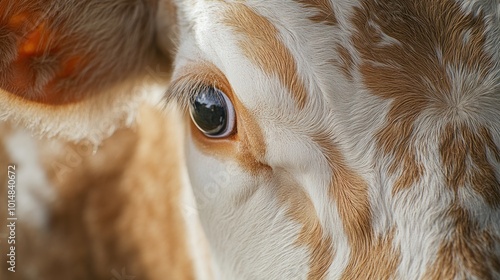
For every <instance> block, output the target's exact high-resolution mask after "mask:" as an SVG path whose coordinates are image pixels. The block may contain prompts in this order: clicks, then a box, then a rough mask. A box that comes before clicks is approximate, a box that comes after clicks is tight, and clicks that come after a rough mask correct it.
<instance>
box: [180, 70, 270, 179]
mask: <svg viewBox="0 0 500 280" xmlns="http://www.w3.org/2000/svg"><path fill="white" fill-rule="evenodd" d="M185 72H186V74H185V75H184V77H183V79H182V80H179V81H174V82H173V85H172V87H173V88H174V90H175V88H179V89H180V88H182V87H186V86H187V87H189V84H190V83H191V84H196V83H201V84H205V85H211V86H215V87H216V88H218V89H220V90H222V91H223V92H224V93H225V94H226V95H227V96H228V98H229V99H230V100H231V102H232V103H233V105H234V110H235V113H236V131H235V133H234V134H232V135H230V136H228V137H226V138H222V139H219V138H217V139H212V138H208V137H206V136H205V135H204V134H203V133H202V132H201V131H199V129H198V128H197V127H196V126H195V125H194V124H193V123H192V122H190V124H191V125H190V126H191V134H192V136H193V140H194V142H195V144H196V145H197V147H198V148H199V149H200V151H202V152H204V153H205V154H207V155H213V156H215V157H218V158H221V159H227V160H230V161H234V160H236V161H237V162H238V163H239V164H240V167H242V168H244V169H246V170H247V171H249V172H250V173H252V174H257V173H259V172H261V171H268V170H269V169H270V167H269V166H267V165H266V164H264V163H263V159H264V156H265V154H266V144H265V140H264V136H263V134H262V130H261V128H260V126H259V125H258V123H257V121H256V119H255V116H254V115H253V114H252V112H250V111H249V110H248V109H247V108H246V107H245V106H244V105H243V104H242V103H241V102H240V101H239V100H238V98H237V96H236V95H235V94H234V92H233V90H232V87H231V85H230V84H229V81H228V80H227V78H226V77H225V75H224V74H223V73H222V72H221V71H220V70H219V69H218V68H217V67H215V66H214V65H213V64H211V63H208V62H205V63H200V64H198V65H195V66H189V67H187V68H186V69H185ZM183 80H189V82H187V84H184V85H179V83H180V84H182V83H184V81H183Z"/></svg>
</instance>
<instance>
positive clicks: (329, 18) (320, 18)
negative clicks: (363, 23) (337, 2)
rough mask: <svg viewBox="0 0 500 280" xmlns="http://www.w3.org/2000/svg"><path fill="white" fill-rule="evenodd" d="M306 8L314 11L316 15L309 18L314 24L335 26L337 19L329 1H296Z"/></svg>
mask: <svg viewBox="0 0 500 280" xmlns="http://www.w3.org/2000/svg"><path fill="white" fill-rule="evenodd" d="M297 2H299V3H301V4H302V5H304V6H305V7H307V8H310V9H314V10H315V12H316V14H315V15H314V16H311V17H309V19H310V20H312V21H314V22H322V23H325V24H327V25H336V24H337V23H338V22H337V18H336V17H335V12H334V11H333V7H332V5H331V3H330V1H329V0H297Z"/></svg>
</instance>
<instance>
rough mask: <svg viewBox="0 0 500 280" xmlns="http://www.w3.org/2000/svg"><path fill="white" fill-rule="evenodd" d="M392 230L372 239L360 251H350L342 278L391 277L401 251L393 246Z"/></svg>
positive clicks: (399, 258)
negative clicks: (370, 242)
mask: <svg viewBox="0 0 500 280" xmlns="http://www.w3.org/2000/svg"><path fill="white" fill-rule="evenodd" d="M393 239H394V230H393V231H392V232H390V233H389V234H388V235H387V236H385V237H382V236H379V237H378V238H376V239H374V240H373V242H372V244H371V245H370V246H369V247H367V248H363V250H362V251H357V252H356V251H354V252H353V251H351V254H354V256H353V257H351V258H350V259H349V263H348V264H347V267H346V270H345V271H344V273H343V274H342V279H345V280H349V279H366V280H370V279H393V278H394V277H395V275H396V270H397V268H398V265H399V263H400V261H401V253H400V251H398V250H396V249H395V248H394V246H393Z"/></svg>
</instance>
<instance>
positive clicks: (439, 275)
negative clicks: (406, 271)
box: [423, 204, 500, 280]
mask: <svg viewBox="0 0 500 280" xmlns="http://www.w3.org/2000/svg"><path fill="white" fill-rule="evenodd" d="M450 214H451V217H452V218H453V220H454V221H455V224H454V227H455V232H454V233H453V234H452V235H451V236H450V237H448V239H447V240H445V241H444V242H443V243H442V244H441V246H440V248H439V251H438V255H437V257H436V259H435V261H434V263H433V264H432V265H431V266H430V267H429V268H428V269H427V272H426V274H425V275H424V277H423V278H424V279H450V280H452V279H468V278H470V277H471V276H474V277H477V278H478V279H495V278H494V277H495V274H494V273H493V272H496V273H500V256H499V255H498V254H497V253H495V251H496V248H495V247H496V246H497V245H498V243H499V241H500V239H499V237H498V235H495V234H494V233H493V231H491V230H487V229H480V228H479V225H478V224H477V223H476V222H474V221H473V220H472V219H471V217H470V215H469V214H468V213H467V211H465V210H464V209H463V208H461V207H460V206H458V205H457V204H453V205H452V207H451V209H450Z"/></svg>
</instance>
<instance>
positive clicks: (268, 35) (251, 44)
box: [224, 4, 307, 108]
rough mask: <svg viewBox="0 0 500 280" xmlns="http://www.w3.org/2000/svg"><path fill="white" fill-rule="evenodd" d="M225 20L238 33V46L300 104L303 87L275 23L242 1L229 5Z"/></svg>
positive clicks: (304, 101)
mask: <svg viewBox="0 0 500 280" xmlns="http://www.w3.org/2000/svg"><path fill="white" fill-rule="evenodd" d="M224 22H225V23H226V24H227V25H228V26H230V27H232V28H234V30H235V31H236V33H237V34H240V35H241V39H240V41H239V47H240V48H241V50H242V51H243V53H244V54H245V55H246V57H247V58H248V59H249V60H250V61H252V62H253V63H254V64H255V65H257V66H259V67H260V68H262V70H263V71H264V72H266V73H267V74H268V75H272V76H276V77H277V78H278V79H279V80H280V82H281V84H282V85H283V87H285V88H286V89H288V90H289V91H290V92H291V93H292V95H293V98H294V100H295V101H296V103H297V106H298V107H299V108H303V107H304V105H305V103H306V99H307V91H306V88H305V86H304V83H303V82H302V78H301V77H300V75H299V74H298V70H297V65H296V63H295V60H294V57H293V55H292V54H291V53H290V50H289V49H288V48H287V47H286V46H285V44H284V43H283V42H282V41H281V39H280V34H279V31H278V29H277V28H276V27H275V26H274V24H273V23H272V22H270V21H269V20H268V19H266V18H265V17H263V16H261V15H259V14H257V13H256V12H255V11H254V10H252V9H251V8H249V7H247V6H245V5H244V4H233V5H230V6H229V8H228V11H227V12H226V14H225V18H224Z"/></svg>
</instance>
